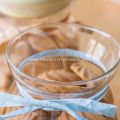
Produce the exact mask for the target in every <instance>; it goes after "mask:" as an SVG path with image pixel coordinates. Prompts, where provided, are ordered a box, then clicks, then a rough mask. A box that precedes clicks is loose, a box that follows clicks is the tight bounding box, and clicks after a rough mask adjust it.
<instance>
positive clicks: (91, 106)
mask: <svg viewBox="0 0 120 120" xmlns="http://www.w3.org/2000/svg"><path fill="white" fill-rule="evenodd" d="M62 103H64V104H66V105H68V106H69V107H71V108H72V109H73V110H74V111H81V112H89V113H95V114H100V115H101V114H102V115H105V116H108V117H114V116H115V114H116V110H117V107H116V106H115V105H112V104H107V103H101V102H97V101H94V100H91V99H83V98H79V99H68V100H63V101H62Z"/></svg>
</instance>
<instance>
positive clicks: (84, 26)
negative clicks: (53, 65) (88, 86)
mask: <svg viewBox="0 0 120 120" xmlns="http://www.w3.org/2000/svg"><path fill="white" fill-rule="evenodd" d="M61 25H62V26H64V25H74V26H78V27H81V28H85V29H87V30H91V31H94V32H96V33H99V34H100V35H102V36H104V37H107V38H109V39H111V40H112V41H113V43H114V45H116V46H117V47H118V49H119V54H118V60H117V62H116V63H115V64H114V66H113V67H112V68H110V69H109V70H108V71H107V72H105V73H104V74H102V75H99V76H97V77H95V78H93V79H88V80H85V81H81V80H80V81H74V82H60V81H49V80H46V79H39V78H36V77H33V76H30V75H27V74H26V73H24V72H22V71H21V70H20V69H19V68H17V67H16V66H15V65H14V64H13V63H12V61H11V60H10V56H9V47H10V45H11V44H12V42H14V40H17V39H18V38H19V37H21V36H22V35H24V34H25V33H27V31H29V30H31V29H33V28H35V27H38V26H39V27H40V28H42V27H45V26H47V27H48V26H52V27H53V26H61ZM6 57H7V61H8V63H9V64H10V66H11V67H12V68H13V69H14V70H15V71H17V72H18V73H19V74H20V75H21V76H24V77H25V78H27V79H29V80H32V81H37V82H42V83H45V84H46V83H48V84H61V85H63V84H64V85H78V84H79V85H82V84H85V83H88V82H93V81H98V80H99V79H102V78H104V77H105V76H107V75H108V74H110V73H111V72H112V71H113V70H114V69H115V68H116V67H117V66H118V64H119V62H120V45H119V43H118V42H117V41H116V39H115V38H113V37H112V36H111V35H110V34H108V33H106V32H103V31H101V30H99V29H96V28H94V27H90V26H86V25H81V24H76V23H54V24H53V23H52V24H44V25H41V24H35V25H32V26H30V27H29V28H27V29H25V30H24V31H22V32H21V33H20V34H18V35H17V36H16V37H14V39H12V40H10V41H9V43H8V45H7V47H6Z"/></svg>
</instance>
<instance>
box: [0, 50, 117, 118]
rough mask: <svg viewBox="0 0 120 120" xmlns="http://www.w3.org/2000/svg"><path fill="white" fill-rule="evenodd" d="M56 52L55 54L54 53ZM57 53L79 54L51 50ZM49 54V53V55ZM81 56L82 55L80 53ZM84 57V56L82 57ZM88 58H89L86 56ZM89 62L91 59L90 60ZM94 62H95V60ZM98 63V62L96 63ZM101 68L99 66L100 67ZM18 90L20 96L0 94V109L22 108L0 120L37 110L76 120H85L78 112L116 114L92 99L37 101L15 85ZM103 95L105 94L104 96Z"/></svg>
mask: <svg viewBox="0 0 120 120" xmlns="http://www.w3.org/2000/svg"><path fill="white" fill-rule="evenodd" d="M56 51H57V52H56ZM58 51H59V53H61V54H62V52H64V53H66V55H67V52H69V53H71V52H72V53H74V55H76V56H77V57H78V55H80V53H79V54H78V53H77V52H78V51H74V50H70V49H66V50H65V49H64V50H63V49H61V50H51V52H56V53H57V55H58ZM43 54H44V55H45V54H46V55H48V53H46V52H44V53H42V54H38V55H41V56H42V55H43ZM49 54H50V53H49ZM38 55H37V56H36V55H34V56H32V57H31V58H34V57H35V58H36V57H38ZM54 55H55V54H54ZM72 55H73V54H72ZM81 55H84V54H82V53H81ZM39 57H40V56H39ZM83 57H84V58H85V57H86V56H85V55H84V56H83ZM87 57H88V58H90V56H88V55H87ZM31 58H30V59H27V60H25V61H24V62H22V64H21V65H20V68H21V67H22V66H23V65H24V64H25V63H27V62H28V61H29V60H31ZM90 60H91V59H90ZM95 61H96V60H95ZM97 63H100V62H97ZM100 66H101V65H100ZM17 86H18V89H19V91H20V94H21V95H22V96H17V95H11V94H7V93H3V92H0V107H23V108H21V109H19V110H17V111H13V112H11V113H8V114H6V115H1V116H0V120H3V119H7V118H10V117H14V116H18V115H21V114H24V113H28V112H32V111H35V110H38V109H42V110H47V111H66V112H68V113H69V114H70V115H72V116H73V117H74V118H76V119H77V120H87V119H86V118H84V117H83V116H81V115H80V114H79V113H78V112H88V113H95V114H100V115H105V116H108V117H114V116H115V114H116V110H117V107H116V106H114V105H111V104H106V103H101V102H99V101H95V100H93V98H90V99H84V98H75V99H61V100H37V99H34V98H33V97H32V96H30V95H29V94H28V93H27V92H26V91H25V90H24V88H22V87H21V86H20V85H19V84H18V83H17ZM107 89H108V86H107V87H106V88H105V89H103V90H102V91H101V92H100V93H98V94H97V95H95V96H94V97H95V98H96V99H97V98H99V97H101V94H104V93H105V92H106V91H107ZM104 95H105V94H104Z"/></svg>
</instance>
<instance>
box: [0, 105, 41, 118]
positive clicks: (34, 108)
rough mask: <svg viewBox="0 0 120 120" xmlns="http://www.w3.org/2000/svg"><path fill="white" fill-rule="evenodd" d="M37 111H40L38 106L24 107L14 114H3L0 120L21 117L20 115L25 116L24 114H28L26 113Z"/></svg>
mask: <svg viewBox="0 0 120 120" xmlns="http://www.w3.org/2000/svg"><path fill="white" fill-rule="evenodd" d="M38 109H40V107H39V106H33V107H25V108H22V109H19V110H16V111H14V112H11V113H8V114H5V115H1V116H0V120H4V119H7V118H11V117H15V116H18V115H21V114H25V113H28V112H32V111H35V110H38Z"/></svg>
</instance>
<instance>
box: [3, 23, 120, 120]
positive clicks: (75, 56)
mask: <svg viewBox="0 0 120 120" xmlns="http://www.w3.org/2000/svg"><path fill="white" fill-rule="evenodd" d="M119 59H120V56H119V44H118V43H117V42H116V41H115V40H114V38H112V37H111V36H110V35H108V34H107V33H104V32H102V31H100V30H97V29H95V28H91V27H87V26H82V25H78V24H70V23H66V24H64V23H61V24H60V23H59V24H51V25H36V26H33V27H31V28H29V29H27V30H25V31H24V32H22V33H21V34H20V35H18V36H17V37H16V38H15V39H13V40H12V41H10V42H9V44H8V47H7V60H8V63H9V66H10V70H11V72H12V74H13V76H14V77H15V80H16V81H17V83H18V84H19V85H21V86H22V87H23V88H24V90H25V91H26V92H28V93H29V94H30V95H31V96H32V97H33V98H35V99H39V100H49V99H50V100H53V99H55V100H56V99H57V100H59V99H70V98H90V99H93V100H96V101H101V102H104V103H110V104H114V98H113V94H112V91H111V89H110V87H109V83H110V81H111V80H112V78H113V76H114V74H115V72H116V69H117V66H118V63H119ZM10 93H11V94H17V95H19V92H18V90H17V86H16V84H15V83H14V84H13V86H12V87H11V90H10ZM16 109H17V108H5V109H4V108H3V112H2V113H3V114H4V113H9V112H12V111H14V110H16ZM79 113H80V114H81V115H82V116H84V117H85V118H87V119H89V120H118V118H117V115H116V116H115V118H110V117H106V116H104V115H98V114H90V113H86V112H79ZM14 119H17V120H23V119H24V120H28V119H29V120H38V119H39V120H75V118H73V117H72V116H70V115H69V114H68V113H67V112H65V111H59V112H58V111H43V110H37V111H34V112H31V113H27V114H23V115H21V116H17V117H14V118H10V120H14Z"/></svg>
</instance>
